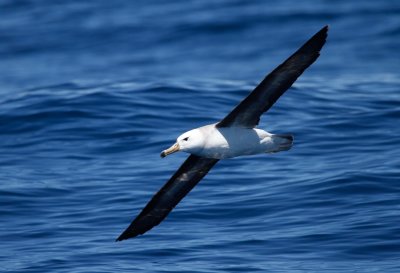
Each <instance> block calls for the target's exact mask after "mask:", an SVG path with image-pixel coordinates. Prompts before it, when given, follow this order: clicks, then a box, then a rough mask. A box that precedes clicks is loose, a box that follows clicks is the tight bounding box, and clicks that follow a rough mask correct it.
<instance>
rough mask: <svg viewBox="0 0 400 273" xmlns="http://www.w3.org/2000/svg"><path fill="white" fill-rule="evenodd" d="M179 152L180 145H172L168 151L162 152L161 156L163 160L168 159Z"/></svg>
mask: <svg viewBox="0 0 400 273" xmlns="http://www.w3.org/2000/svg"><path fill="white" fill-rule="evenodd" d="M178 151H179V144H178V143H175V144H174V145H172V146H171V147H169V148H168V149H166V150H164V151H162V152H161V154H160V156H161V157H162V158H164V157H166V156H167V155H170V154H173V153H175V152H178Z"/></svg>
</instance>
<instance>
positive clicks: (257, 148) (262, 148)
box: [196, 125, 275, 159]
mask: <svg viewBox="0 0 400 273" xmlns="http://www.w3.org/2000/svg"><path fill="white" fill-rule="evenodd" d="M209 126H211V125H208V126H205V127H203V128H204V130H201V129H202V128H199V129H200V130H201V131H203V132H204V133H205V134H207V135H206V136H205V139H206V142H205V143H204V148H203V149H202V150H200V151H198V152H197V153H196V154H197V155H199V156H203V157H208V158H218V159H223V158H231V157H236V156H240V155H252V154H259V153H266V152H269V150H271V151H272V150H273V148H274V146H275V145H274V143H273V139H272V136H273V135H272V134H270V133H268V132H266V131H263V130H260V129H246V128H238V127H227V128H215V127H214V128H212V129H211V128H209ZM212 126H213V125H212ZM207 127H208V128H207ZM210 129H211V130H210Z"/></svg>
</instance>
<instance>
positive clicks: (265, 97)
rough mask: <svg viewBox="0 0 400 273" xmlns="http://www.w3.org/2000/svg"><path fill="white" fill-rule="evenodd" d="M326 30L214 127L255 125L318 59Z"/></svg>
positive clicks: (275, 71)
mask: <svg viewBox="0 0 400 273" xmlns="http://www.w3.org/2000/svg"><path fill="white" fill-rule="evenodd" d="M327 32H328V26H325V27H323V28H322V29H321V30H320V31H318V32H317V33H316V34H315V35H314V36H313V37H311V39H310V40H308V41H307V42H306V43H305V44H304V45H303V46H302V47H301V48H300V49H299V50H297V51H296V52H295V53H294V54H293V55H292V56H290V57H289V58H288V59H287V60H286V61H285V62H283V63H282V64H281V65H279V66H278V67H277V68H275V70H274V71H272V72H271V73H270V74H269V75H268V76H266V77H265V79H264V80H263V81H262V82H261V83H260V84H259V85H258V86H257V87H256V88H255V89H254V90H253V91H252V92H251V93H250V94H249V95H248V96H247V97H246V98H245V99H244V100H243V101H242V102H241V103H240V104H239V105H237V106H236V107H235V108H234V109H233V111H232V112H230V113H229V114H228V115H227V116H226V117H225V118H224V119H222V120H221V121H220V122H219V123H218V124H217V127H232V126H237V127H246V128H253V127H255V126H257V125H258V122H259V121H260V116H261V114H262V113H264V112H266V111H267V110H268V109H269V108H271V106H272V105H273V104H274V103H275V102H276V101H277V100H278V99H279V97H280V96H281V95H282V94H283V93H285V91H286V90H288V89H289V87H290V86H292V84H293V83H294V82H295V81H296V79H297V78H298V77H299V76H300V75H301V74H302V73H303V72H304V70H306V69H307V67H309V66H310V65H311V64H312V63H313V62H314V61H315V60H316V59H317V58H318V56H319V51H320V50H321V48H322V46H323V45H324V44H325V41H326V38H327Z"/></svg>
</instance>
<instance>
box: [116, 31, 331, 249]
mask: <svg viewBox="0 0 400 273" xmlns="http://www.w3.org/2000/svg"><path fill="white" fill-rule="evenodd" d="M327 33H328V26H325V27H323V28H322V29H321V30H320V31H318V32H317V33H316V34H315V35H314V36H313V37H311V39H309V40H308V41H307V42H306V43H305V44H304V45H303V46H302V47H300V49H298V50H297V51H296V52H295V53H294V54H293V55H292V56H290V57H289V58H288V59H287V60H286V61H285V62H283V63H282V64H280V65H279V66H278V67H277V68H275V69H274V70H273V71H272V72H271V73H270V74H269V75H267V76H266V77H265V78H264V80H263V81H262V82H261V83H260V84H259V85H258V86H257V87H256V88H255V89H254V90H253V91H252V92H251V93H250V94H249V95H248V96H247V97H246V98H245V99H244V100H243V101H242V102H240V103H239V104H238V105H237V106H236V107H235V108H234V109H233V110H232V112H230V113H229V114H228V115H227V116H226V117H225V118H223V119H222V120H221V121H220V122H218V123H215V124H210V125H206V126H203V127H200V128H196V129H193V130H190V131H188V132H185V133H184V134H182V135H180V136H179V137H178V138H177V141H176V143H175V144H174V145H172V146H171V147H170V148H168V149H166V150H164V151H162V152H161V157H165V156H167V155H169V154H172V153H175V152H178V151H183V152H187V153H189V154H190V155H189V157H188V158H187V159H186V161H185V162H184V163H183V164H182V166H181V167H180V168H179V169H178V170H177V171H176V172H175V174H174V175H173V176H172V177H171V178H170V179H169V180H168V182H167V183H166V184H165V185H164V186H163V187H162V188H161V190H160V191H159V192H157V193H156V194H155V195H154V196H153V198H152V199H151V200H150V202H149V203H148V204H147V205H146V206H145V207H144V209H143V210H142V211H141V213H140V214H139V215H138V216H137V217H136V218H135V219H134V220H133V221H132V223H131V224H130V225H129V227H128V228H127V229H126V230H125V231H124V232H123V233H122V234H121V235H120V236H119V237H118V238H117V241H121V240H125V239H128V238H132V237H136V236H138V235H140V234H144V233H145V232H147V231H149V230H150V229H152V228H153V227H154V226H157V225H158V224H159V223H161V221H162V220H164V219H165V217H166V216H167V215H168V214H169V213H170V212H171V210H172V209H173V208H174V207H175V206H176V205H177V204H178V203H179V202H180V201H181V200H182V198H183V197H185V196H186V195H187V194H188V193H189V192H190V191H191V190H192V189H193V187H194V186H196V184H197V183H198V182H199V181H200V180H201V179H202V178H203V177H204V176H205V175H206V174H207V173H208V172H209V171H210V169H211V168H212V167H213V166H214V165H215V164H216V163H217V162H218V161H219V160H220V159H225V158H232V157H236V156H241V155H253V154H260V153H275V152H279V151H286V150H289V149H290V148H291V147H292V143H293V136H292V135H290V134H271V133H268V132H266V131H264V130H261V129H256V128H255V127H256V126H257V125H258V123H259V121H260V116H261V115H262V114H263V113H264V112H266V111H268V109H270V108H271V107H272V105H273V104H274V103H275V102H276V101H277V100H278V99H279V97H280V96H281V95H282V94H283V93H284V92H285V91H286V90H288V89H289V87H290V86H292V84H293V83H294V82H295V81H296V79H297V78H298V77H299V76H300V75H301V74H302V73H303V72H304V70H305V69H307V67H309V66H310V65H311V64H312V63H313V62H314V61H315V60H316V59H317V58H318V57H319V54H320V53H319V52H320V50H321V48H322V46H323V45H324V44H325V41H326V38H327Z"/></svg>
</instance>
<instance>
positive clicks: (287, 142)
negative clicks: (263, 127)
mask: <svg viewBox="0 0 400 273" xmlns="http://www.w3.org/2000/svg"><path fill="white" fill-rule="evenodd" d="M272 139H273V142H274V144H276V146H275V147H276V148H275V149H274V150H273V151H272V153H277V152H281V151H288V150H290V148H292V145H293V139H294V138H293V135H290V134H281V135H273V136H272Z"/></svg>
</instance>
